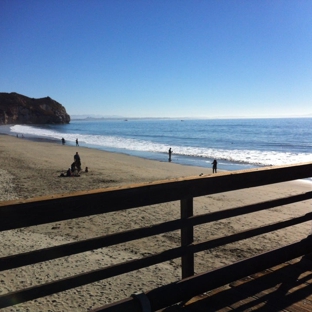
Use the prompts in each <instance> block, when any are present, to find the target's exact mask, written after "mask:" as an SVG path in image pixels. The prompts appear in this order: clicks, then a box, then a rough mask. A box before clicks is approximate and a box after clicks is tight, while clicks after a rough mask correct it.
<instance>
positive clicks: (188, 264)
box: [181, 197, 194, 278]
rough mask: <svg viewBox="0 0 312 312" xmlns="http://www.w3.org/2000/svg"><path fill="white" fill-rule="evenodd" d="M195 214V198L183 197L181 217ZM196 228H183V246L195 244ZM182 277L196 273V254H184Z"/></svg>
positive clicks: (184, 217) (185, 217)
mask: <svg viewBox="0 0 312 312" xmlns="http://www.w3.org/2000/svg"><path fill="white" fill-rule="evenodd" d="M191 216H193V198H192V197H191V198H187V199H181V219H187V218H189V217H191ZM193 241H194V228H193V226H186V227H182V228H181V246H182V247H183V246H188V245H190V244H193ZM181 261H182V278H186V277H190V276H193V275H194V254H193V253H187V254H186V255H184V256H182V258H181Z"/></svg>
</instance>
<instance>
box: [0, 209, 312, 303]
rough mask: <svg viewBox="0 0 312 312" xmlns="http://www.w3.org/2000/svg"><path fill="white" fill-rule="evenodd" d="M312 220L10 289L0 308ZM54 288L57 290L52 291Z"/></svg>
mask: <svg viewBox="0 0 312 312" xmlns="http://www.w3.org/2000/svg"><path fill="white" fill-rule="evenodd" d="M311 219H312V212H311V213H308V214H306V215H304V216H301V217H297V218H293V219H288V220H285V221H282V222H277V223H272V224H269V225H266V226H263V227H259V228H254V229H249V230H246V231H242V232H239V233H236V234H232V235H229V236H226V237H220V238H216V239H212V240H210V241H207V242H204V243H197V244H192V245H189V246H182V247H176V248H172V249H170V250H166V251H164V252H161V253H158V254H154V255H150V256H147V257H144V258H141V259H135V260H131V261H127V262H123V263H119V264H116V265H112V266H109V267H106V268H104V269H98V270H94V271H91V272H87V273H82V274H78V275H76V276H72V277H69V278H65V279H61V280H58V281H54V282H51V283H46V284H43V285H38V286H34V287H31V288H27V289H23V290H20V291H17V292H12V293H9V294H5V295H2V296H0V308H4V307H6V305H5V304H6V303H10V302H12V301H11V300H12V299H13V298H15V299H14V301H15V304H17V303H22V302H25V301H28V300H33V299H37V298H39V297H43V296H47V295H51V294H54V293H56V292H61V291H65V290H68V289H71V288H74V287H78V286H83V285H86V284H90V283H93V282H97V281H100V280H103V279H107V278H110V277H113V276H117V275H121V274H124V273H128V272H131V271H135V270H138V269H141V268H145V267H148V266H151V265H155V264H158V263H162V262H165V261H169V260H172V259H176V258H179V257H182V256H183V255H185V254H190V253H192V254H194V253H197V252H200V251H204V250H207V249H212V248H215V247H219V246H223V245H226V244H229V243H233V242H237V241H239V240H243V239H247V238H251V237H254V236H257V235H260V234H265V233H268V232H271V231H274V230H278V229H282V228H285V227H288V226H292V225H295V224H299V223H302V222H306V221H310V220H311ZM56 290H58V291H56Z"/></svg>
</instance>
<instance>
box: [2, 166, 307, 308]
mask: <svg viewBox="0 0 312 312" xmlns="http://www.w3.org/2000/svg"><path fill="white" fill-rule="evenodd" d="M311 173H312V163H303V164H297V165H291V166H280V167H267V168H260V169H252V170H246V171H236V172H224V173H220V174H217V175H210V176H202V177H198V176H197V177H189V178H184V179H173V180H169V181H158V182H153V183H144V184H136V185H131V186H125V187H117V188H110V189H100V190H93V191H87V192H77V193H72V194H63V195H55V196H45V197H41V198H35V199H29V200H23V201H20V200H17V201H11V202H2V203H0V217H1V219H0V220H1V221H0V231H6V230H12V229H17V228H21V227H27V226H33V225H40V224H44V223H50V222H56V221H63V220H68V219H74V218H79V217H86V216H92V215H97V214H104V213H107V212H114V211H115V212H117V211H120V210H122V209H132V208H137V207H143V206H146V205H155V204H160V203H165V202H169V201H178V200H179V201H180V203H181V218H180V219H178V220H171V221H167V222H163V223H160V224H154V225H152V226H148V227H143V228H139V229H132V230H128V231H124V232H120V233H113V234H110V235H106V236H101V237H96V238H91V239H87V240H84V241H78V242H73V243H69V244H64V245H61V246H55V247H50V248H44V249H40V250H33V251H30V252H26V253H21V254H17V255H12V256H7V257H2V258H0V271H1V270H10V269H13V268H17V267H21V266H25V265H29V264H35V263H38V262H41V261H48V260H52V259H56V258H60V257H64V256H70V255H74V254H77V253H81V252H85V251H90V250H94V249H97V248H103V247H108V246H112V245H115V244H120V243H124V242H129V241H132V240H135V239H140V238H146V237H150V236H153V235H158V234H162V233H166V232H168V231H174V230H179V229H180V230H181V246H180V247H176V248H172V249H170V250H166V251H163V252H161V253H159V254H153V255H150V256H148V257H144V258H140V259H135V260H132V261H127V262H124V263H119V264H115V265H112V266H109V267H105V268H101V269H98V270H94V271H91V272H86V273H82V274H78V275H76V276H71V277H69V278H65V279H61V280H57V281H52V282H50V283H46V284H43V285H38V286H34V287H30V288H26V289H21V290H18V291H15V292H11V293H8V294H3V295H1V296H0V308H3V307H7V306H10V305H11V304H12V302H13V301H12V299H13V298H14V304H16V303H21V302H25V301H28V300H32V299H36V298H39V297H42V296H46V295H51V294H54V293H57V292H61V291H64V290H68V289H71V288H74V287H78V286H81V285H86V284H89V283H93V282H95V281H99V280H102V279H105V278H109V277H112V276H117V275H119V274H123V273H127V272H131V271H133V270H137V269H141V268H144V267H147V266H150V265H154V264H157V263H161V262H164V261H168V260H172V259H175V258H178V257H181V259H182V278H183V280H182V281H181V282H177V283H174V284H172V285H167V286H163V287H164V289H165V290H168V289H170V292H171V290H172V289H171V287H178V288H180V287H181V285H188V286H183V287H185V290H187V289H188V288H189V287H193V283H195V282H193V279H194V277H192V276H193V274H194V254H195V253H197V252H200V251H204V250H207V249H211V248H215V247H217V246H222V245H225V244H229V243H232V242H237V241H239V240H242V239H246V238H251V237H254V236H256V235H260V234H264V233H268V232H271V231H275V230H278V229H282V228H285V227H289V226H293V225H295V224H299V223H302V222H306V221H309V220H312V213H308V214H306V215H304V216H298V217H296V218H292V219H288V220H284V221H281V222H276V223H271V224H267V225H264V226H261V227H258V228H251V229H247V230H245V231H242V232H239V233H235V234H232V235H229V236H226V237H219V238H214V239H212V240H208V241H204V242H200V243H196V244H194V242H193V239H194V238H193V236H194V226H196V225H200V224H204V223H209V222H213V221H218V220H222V219H227V218H230V217H235V216H239V215H244V214H249V213H252V212H256V211H261V210H265V209H270V208H273V207H277V206H285V205H289V204H292V203H295V202H299V201H303V200H309V199H311V198H312V192H306V193H303V194H296V195H291V196H287V197H284V198H278V199H273V200H269V201H263V202H260V203H256V204H251V205H245V206H242V207H235V208H230V209H226V210H223V211H217V212H211V213H207V214H203V215H198V216H193V198H195V197H199V196H204V195H210V194H217V193H220V192H227V191H233V190H238V189H244V188H250V187H256V186H262V185H269V184H273V183H279V182H285V181H291V180H295V179H302V178H307V177H310V176H311V175H312V174H311ZM43 211H44V213H42V212H43ZM310 240H311V238H310V237H308V238H307V240H304V241H301V242H297V243H295V244H292V245H289V246H287V248H286V247H285V248H286V249H285V248H284V247H283V248H281V249H278V250H275V251H272V252H271V253H270V254H269V255H270V256H268V255H266V256H265V255H259V256H258V258H259V259H260V258H261V259H262V258H263V259H267V258H269V257H271V256H272V255H274V257H277V259H274V261H278V263H281V262H282V261H286V260H284V259H286V258H287V259H288V257H293V256H294V255H298V254H299V256H300V255H303V254H304V253H306V252H311V251H312V250H311V247H310V245H311V241H310ZM307 242H309V243H310V245H309V244H308V243H307ZM296 248H298V250H293V249H296ZM286 251H287V253H288V254H287V255H286V256H285V254H284V253H285V252H286ZM255 261H256V260H254V259H253V258H252V259H246V260H244V262H242V263H244V264H243V265H242V264H241V262H240V264H237V263H236V264H233V265H232V266H229V267H228V268H221V269H218V270H216V271H213V273H212V272H210V273H209V274H208V273H207V275H205V278H204V279H203V281H205V285H204V286H203V287H202V288H200V289H205V290H204V291H206V290H207V289H209V287H215V286H216V285H217V284H218V283H219V281H218V283H217V284H216V283H212V284H211V282H208V284H207V276H208V277H209V278H208V280H209V279H210V278H211V277H216V276H218V278H219V277H220V276H222V275H221V274H223V273H224V272H228V270H230V269H231V270H232V269H234V270H236V269H237V268H241V266H246V268H245V269H244V270H242V271H241V274H247V273H248V272H249V271H248V270H249V266H250V265H251V263H253V265H255V264H254V262H255ZM274 261H273V262H274ZM271 262H272V261H269V262H268V263H271ZM254 268H259V266H257V265H255V266H254V267H253V269H254ZM253 269H252V270H253ZM220 272H223V273H220ZM219 274H220V276H219ZM227 274H228V273H227ZM234 277H235V278H236V275H235V274H229V276H227V277H226V278H223V279H222V278H221V281H220V283H223V284H224V283H226V281H227V280H228V278H234ZM199 278H201V277H200V276H199ZM188 280H190V281H192V282H190V284H185V283H186V282H187V281H188ZM197 282H198V281H197ZM197 282H196V283H197ZM190 285H191V286H190ZM207 287H208V288H207ZM216 287H217V286H216ZM193 290H194V291H195V290H196V291H201V290H199V289H198V288H196V287H195V288H194V289H193V288H192V291H193ZM182 293H183V292H182ZM197 294H198V293H197ZM147 295H148V297H149V299H150V300H151V303H152V307H153V309H156V308H157V309H160V308H163V307H165V306H166V305H167V304H169V301H170V304H173V303H175V302H177V301H175V302H173V301H172V300H180V296H182V295H180V294H177V295H175V296H173V298H172V299H168V298H167V297H166V296H165V295H164V294H163V291H162V290H160V289H157V290H153V291H151V292H149V293H148V294H147ZM156 295H157V296H159V295H160V296H162V298H161V300H160V303H155V302H156V301H157V300H159V298H158V299H157V300H156V299H155V298H156ZM171 295H172V293H170V296H171ZM188 295H191V293H188ZM184 296H185V294H184ZM123 302H127V304H129V305H130V306H131V307H132V308H131V309H132V310H127V311H129V312H134V311H137V308H138V307H137V304H135V303H133V301H132V299H129V300H124V301H123ZM120 304H121V303H120ZM123 304H124V303H122V304H121V305H123ZM110 306H112V307H113V306H114V305H110ZM101 309H102V308H100V310H94V311H102V310H101ZM103 309H107V307H106V308H103ZM109 309H110V307H109ZM109 309H108V310H105V311H117V310H109ZM103 311H104V310H103Z"/></svg>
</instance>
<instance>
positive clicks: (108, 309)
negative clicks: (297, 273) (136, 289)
mask: <svg viewBox="0 0 312 312" xmlns="http://www.w3.org/2000/svg"><path fill="white" fill-rule="evenodd" d="M311 252H312V238H311V236H309V237H308V238H306V239H304V240H301V241H298V242H296V243H293V244H290V245H287V246H284V247H281V248H279V249H274V250H271V251H269V252H266V253H262V254H259V255H256V256H255V257H252V258H248V259H244V260H242V261H239V262H236V263H233V264H230V265H227V266H224V267H221V268H218V269H216V270H212V271H209V272H205V273H202V274H199V275H195V276H192V277H189V278H186V279H183V280H181V281H178V282H175V283H172V284H169V285H165V286H162V287H159V288H156V289H154V290H151V291H147V292H146V293H145V294H146V296H147V298H148V300H149V302H150V305H151V308H152V311H157V310H160V309H163V308H165V307H168V306H171V305H173V304H175V303H177V302H181V301H186V300H189V299H191V298H192V297H194V296H196V295H198V294H202V293H204V292H207V291H210V290H212V289H215V288H217V287H220V286H222V285H225V284H227V283H230V282H232V281H235V280H238V279H240V278H243V277H245V276H248V275H251V274H255V273H257V272H260V271H262V270H265V269H268V268H271V267H273V266H275V265H277V264H280V263H283V262H286V261H289V260H291V259H294V258H297V257H300V256H303V255H306V254H309V253H311ZM160 298H161V300H160ZM120 311H127V312H139V311H141V309H140V306H139V304H138V303H137V302H136V301H135V299H134V298H132V297H130V298H127V299H124V300H121V301H118V302H115V303H112V304H108V305H106V306H104V307H101V308H96V309H93V310H91V311H90V312H120Z"/></svg>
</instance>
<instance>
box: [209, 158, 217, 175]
mask: <svg viewBox="0 0 312 312" xmlns="http://www.w3.org/2000/svg"><path fill="white" fill-rule="evenodd" d="M211 164H212V173H217V164H218V162H217V160H216V159H214V160H213V162H212V163H211Z"/></svg>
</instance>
